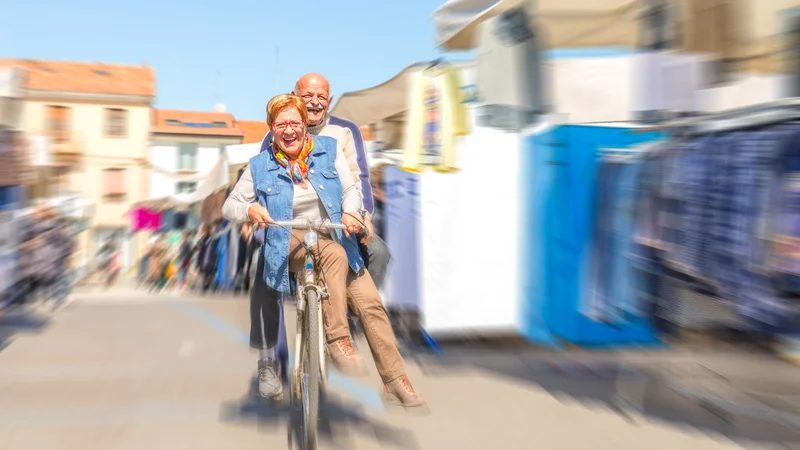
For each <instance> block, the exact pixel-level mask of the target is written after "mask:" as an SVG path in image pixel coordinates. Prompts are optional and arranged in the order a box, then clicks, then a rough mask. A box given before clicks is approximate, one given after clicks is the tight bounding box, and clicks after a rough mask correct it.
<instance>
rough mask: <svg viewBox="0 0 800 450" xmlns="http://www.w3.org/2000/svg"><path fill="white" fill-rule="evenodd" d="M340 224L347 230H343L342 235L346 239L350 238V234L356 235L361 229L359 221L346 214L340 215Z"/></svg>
mask: <svg viewBox="0 0 800 450" xmlns="http://www.w3.org/2000/svg"><path fill="white" fill-rule="evenodd" d="M342 223H343V224H344V225H345V226H347V229H346V230H344V234H345V236H347V237H350V235H351V234H358V233H360V232H361V228H362V227H363V225H362V224H361V221H360V220H359V219H357V218H355V217H353V216H351V215H350V214H348V213H344V214H343V215H342Z"/></svg>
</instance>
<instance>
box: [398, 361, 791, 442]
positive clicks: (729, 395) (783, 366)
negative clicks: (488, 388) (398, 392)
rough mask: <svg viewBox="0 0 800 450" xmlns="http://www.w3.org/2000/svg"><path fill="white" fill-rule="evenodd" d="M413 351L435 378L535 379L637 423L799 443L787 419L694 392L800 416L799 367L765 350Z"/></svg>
mask: <svg viewBox="0 0 800 450" xmlns="http://www.w3.org/2000/svg"><path fill="white" fill-rule="evenodd" d="M413 353H414V354H408V349H407V353H406V355H407V359H408V360H413V361H417V363H418V364H420V367H421V369H422V370H423V372H424V373H426V375H427V376H430V377H437V376H446V375H447V374H448V373H456V372H464V371H479V372H486V373H489V374H492V375H500V376H502V377H509V378H513V379H515V380H521V381H523V382H525V383H529V384H531V385H535V386H537V387H539V388H541V389H544V390H546V391H547V392H548V393H550V394H551V395H552V396H553V397H555V398H557V399H564V401H565V402H569V401H572V402H575V401H577V402H579V403H585V404H591V405H593V406H595V405H603V406H605V407H607V408H609V409H610V410H613V411H615V412H617V413H619V414H620V415H622V416H623V417H626V418H628V419H629V420H631V422H632V423H637V421H636V418H637V417H644V418H647V419H650V420H655V421H666V422H670V423H673V424H676V425H679V426H690V427H693V428H696V429H698V430H700V431H703V432H705V433H707V434H710V435H717V436H724V437H726V438H728V439H730V440H733V441H736V442H740V443H760V444H768V445H776V444H777V445H781V446H787V447H785V448H788V446H791V448H800V431H795V430H796V429H797V428H795V430H793V429H792V427H791V426H783V425H780V424H779V421H778V420H777V419H776V418H777V416H774V417H772V418H769V419H767V418H765V419H767V420H756V419H752V418H749V417H747V415H745V414H741V413H729V414H726V411H734V409H732V408H731V405H727V406H726V407H725V408H715V407H713V405H709V404H704V403H703V402H702V401H697V400H696V398H692V394H693V393H698V392H699V393H703V394H704V395H712V396H714V397H716V398H718V399H724V400H726V401H731V402H735V403H736V406H737V408H741V407H742V406H744V407H746V408H750V411H752V410H753V409H752V408H753V407H754V406H756V405H757V406H758V407H765V406H766V407H768V408H769V409H771V410H772V411H775V412H779V413H782V414H783V417H786V416H787V415H790V414H796V417H798V418H800V383H797V381H796V380H797V379H800V368H798V367H796V366H793V365H790V364H788V363H785V362H783V361H780V360H778V359H776V358H774V357H772V356H770V355H766V354H763V353H753V352H747V351H744V352H742V353H738V354H737V353H731V352H727V353H725V354H724V355H713V354H705V355H703V356H699V355H698V356H696V357H692V358H688V359H686V358H684V357H681V359H680V360H678V359H677V358H676V360H675V361H671V360H670V356H669V352H663V353H662V354H663V356H660V355H659V357H658V358H639V359H637V360H635V361H636V362H635V363H634V362H632V361H634V360H633V359H631V358H626V357H625V355H624V354H605V355H601V356H597V355H593V354H587V353H585V352H584V353H580V354H571V353H554V352H551V351H544V350H543V351H537V350H531V349H530V348H528V349H524V350H520V349H508V348H501V349H497V348H494V349H493V348H485V349H475V348H468V349H464V348H463V347H462V348H461V350H459V349H457V348H449V349H448V348H445V349H444V353H443V355H441V356H439V355H435V354H432V353H431V352H430V351H425V350H418V351H416V352H413ZM682 390H683V391H682ZM687 391H688V392H687ZM620 398H623V399H625V400H626V402H624V403H623V402H620V401H619V399H620ZM621 405H622V406H628V408H626V407H620V406H621ZM631 406H632V407H635V408H630V407H631ZM631 411H634V414H630V412H631ZM759 414H761V415H763V413H762V412H759ZM797 427H798V428H800V421H799V422H798V423H797Z"/></svg>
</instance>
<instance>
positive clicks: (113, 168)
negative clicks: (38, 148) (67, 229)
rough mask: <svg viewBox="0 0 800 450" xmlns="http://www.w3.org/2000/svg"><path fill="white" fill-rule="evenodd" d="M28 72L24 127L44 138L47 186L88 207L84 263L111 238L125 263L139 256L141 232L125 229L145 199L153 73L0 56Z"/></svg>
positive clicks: (145, 69) (82, 245) (3, 62)
mask: <svg viewBox="0 0 800 450" xmlns="http://www.w3.org/2000/svg"><path fill="white" fill-rule="evenodd" d="M0 67H17V68H20V69H23V70H24V71H25V72H26V76H25V82H24V85H23V106H22V110H23V118H22V128H23V130H24V131H25V132H26V134H28V135H29V136H44V137H46V138H47V139H48V141H49V146H50V151H51V155H50V159H51V165H52V167H53V170H52V172H51V173H50V176H51V177H52V184H53V185H54V186H58V190H59V191H60V194H69V195H77V196H80V197H83V198H86V199H88V200H89V201H91V202H92V203H93V205H94V207H93V208H92V215H91V216H90V217H87V218H86V219H85V227H84V228H85V231H84V232H82V233H81V234H80V235H79V248H80V250H79V251H80V253H81V256H82V258H81V259H82V261H84V262H86V261H89V260H91V259H92V257H93V256H94V254H95V253H96V251H97V249H98V248H99V246H100V245H101V244H102V243H103V242H104V241H105V240H106V239H108V238H109V237H110V236H112V235H117V236H118V237H120V238H121V242H122V250H123V255H124V262H125V265H126V266H131V265H132V264H134V263H135V261H136V259H137V258H138V257H139V256H140V254H141V252H142V250H143V247H144V242H145V239H146V237H145V236H141V235H135V236H131V235H130V234H129V233H128V230H129V225H130V223H129V219H128V217H127V213H128V211H129V209H130V207H131V205H132V204H133V203H135V202H138V201H141V200H143V199H145V198H146V196H147V194H148V191H147V184H148V177H147V153H148V152H147V150H148V138H149V133H150V122H151V110H152V105H153V101H154V99H155V93H156V90H155V72H154V70H153V69H152V68H150V67H145V66H120V65H108V64H98V63H73V62H52V61H30V60H0Z"/></svg>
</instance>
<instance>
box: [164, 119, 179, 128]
mask: <svg viewBox="0 0 800 450" xmlns="http://www.w3.org/2000/svg"><path fill="white" fill-rule="evenodd" d="M165 123H166V124H167V125H169V126H171V127H179V126H181V125H183V122H181V121H180V120H175V119H167V120H166V122H165Z"/></svg>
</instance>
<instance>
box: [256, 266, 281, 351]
mask: <svg viewBox="0 0 800 450" xmlns="http://www.w3.org/2000/svg"><path fill="white" fill-rule="evenodd" d="M280 295H281V294H280V293H279V292H278V291H276V290H275V289H272V288H271V287H269V286H267V283H266V281H264V253H263V252H261V251H259V255H258V266H257V267H256V276H255V279H254V280H253V287H252V289H251V290H250V347H251V348H254V349H256V350H261V349H264V348H272V347H274V346H275V345H276V344H277V343H278V332H279V330H278V328H279V326H280V319H281V316H280V314H281V311H280V304H279V302H278V299H279V296H280Z"/></svg>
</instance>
